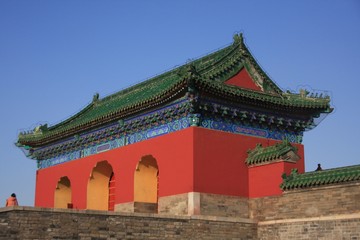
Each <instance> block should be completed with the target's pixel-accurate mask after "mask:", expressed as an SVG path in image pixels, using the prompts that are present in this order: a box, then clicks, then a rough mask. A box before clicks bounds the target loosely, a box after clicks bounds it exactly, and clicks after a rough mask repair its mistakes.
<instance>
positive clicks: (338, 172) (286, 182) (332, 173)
mask: <svg viewBox="0 0 360 240" xmlns="http://www.w3.org/2000/svg"><path fill="white" fill-rule="evenodd" d="M282 177H283V182H282V184H281V185H280V188H281V189H282V190H284V191H285V190H294V189H303V188H309V187H316V186H323V185H329V184H337V183H344V182H353V181H360V165H355V166H349V167H341V168H333V169H329V170H322V171H314V172H307V173H303V174H299V173H298V172H297V169H293V170H292V172H291V174H290V175H288V176H287V175H286V174H283V176H282Z"/></svg>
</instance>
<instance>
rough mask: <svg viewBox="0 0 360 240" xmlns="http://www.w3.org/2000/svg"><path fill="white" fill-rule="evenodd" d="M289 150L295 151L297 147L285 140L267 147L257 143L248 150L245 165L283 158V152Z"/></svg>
mask: <svg viewBox="0 0 360 240" xmlns="http://www.w3.org/2000/svg"><path fill="white" fill-rule="evenodd" d="M290 151H293V152H297V148H296V147H294V146H292V145H291V144H290V143H289V141H287V140H284V141H282V142H280V143H277V144H275V145H272V146H269V147H263V146H262V145H261V144H257V145H256V147H255V148H254V149H253V150H249V151H248V157H247V158H246V160H245V162H246V164H247V165H254V164H261V163H265V162H270V161H272V160H276V159H283V158H284V157H285V154H286V153H288V152H290Z"/></svg>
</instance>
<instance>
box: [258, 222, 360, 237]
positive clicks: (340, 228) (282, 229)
mask: <svg viewBox="0 0 360 240" xmlns="http://www.w3.org/2000/svg"><path fill="white" fill-rule="evenodd" d="M258 239H261V240H274V239H292V240H304V239H323V240H340V239H349V240H359V239H360V216H358V218H355V219H339V220H334V219H332V220H325V219H324V220H312V221H295V222H277V223H274V224H271V223H266V222H263V223H259V226H258Z"/></svg>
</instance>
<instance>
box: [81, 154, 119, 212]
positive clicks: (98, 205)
mask: <svg viewBox="0 0 360 240" xmlns="http://www.w3.org/2000/svg"><path fill="white" fill-rule="evenodd" d="M112 176H114V175H113V169H112V167H111V165H110V164H109V163H108V162H107V161H101V162H98V163H97V164H96V166H95V167H94V168H93V170H92V172H91V174H90V178H89V181H88V186H87V206H86V208H87V209H94V210H106V211H107V210H109V183H110V179H111V177H112Z"/></svg>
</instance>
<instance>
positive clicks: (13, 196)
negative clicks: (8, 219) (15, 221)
mask: <svg viewBox="0 0 360 240" xmlns="http://www.w3.org/2000/svg"><path fill="white" fill-rule="evenodd" d="M8 206H19V203H18V201H17V199H16V194H15V193H13V194H11V196H10V197H9V198H8V199H6V207H8Z"/></svg>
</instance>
